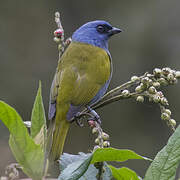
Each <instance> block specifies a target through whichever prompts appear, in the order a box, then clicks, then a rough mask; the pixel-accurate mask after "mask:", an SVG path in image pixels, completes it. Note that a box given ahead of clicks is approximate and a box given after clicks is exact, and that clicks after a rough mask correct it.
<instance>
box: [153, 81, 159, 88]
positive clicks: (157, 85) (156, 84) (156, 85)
mask: <svg viewBox="0 0 180 180" xmlns="http://www.w3.org/2000/svg"><path fill="white" fill-rule="evenodd" d="M153 86H154V87H155V88H157V89H158V88H160V86H161V85H160V83H159V82H153Z"/></svg>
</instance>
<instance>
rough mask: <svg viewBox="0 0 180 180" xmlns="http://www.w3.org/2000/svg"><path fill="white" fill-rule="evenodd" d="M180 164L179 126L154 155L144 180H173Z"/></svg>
mask: <svg viewBox="0 0 180 180" xmlns="http://www.w3.org/2000/svg"><path fill="white" fill-rule="evenodd" d="M179 163H180V126H178V128H177V129H176V131H175V132H174V133H173V135H172V136H171V137H170V138H169V140H168V143H167V145H166V146H165V147H164V148H163V149H162V150H161V151H160V152H158V154H157V155H156V157H155V159H154V161H153V162H152V163H151V165H150V167H149V168H148V170H147V172H146V175H145V178H144V180H174V179H175V175H176V169H177V167H178V165H179Z"/></svg>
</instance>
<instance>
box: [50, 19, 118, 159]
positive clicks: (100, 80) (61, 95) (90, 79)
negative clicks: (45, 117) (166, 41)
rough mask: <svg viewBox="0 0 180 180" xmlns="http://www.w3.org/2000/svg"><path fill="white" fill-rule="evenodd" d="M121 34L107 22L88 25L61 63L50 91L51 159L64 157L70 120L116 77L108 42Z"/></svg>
mask: <svg viewBox="0 0 180 180" xmlns="http://www.w3.org/2000/svg"><path fill="white" fill-rule="evenodd" d="M119 32H121V30H120V29H118V28H115V27H112V26H111V25H110V24H109V23H108V22H106V21H100V20H98V21H92V22H88V23H86V24H84V25H83V26H81V27H80V28H79V29H77V30H76V31H75V32H74V33H73V35H72V42H71V43H70V45H69V46H68V47H67V49H66V50H65V52H64V53H63V55H62V56H61V58H60V59H59V62H58V67H57V69H56V73H55V76H54V80H53V82H52V86H51V92H50V104H49V119H50V120H51V124H52V126H51V127H52V134H53V135H52V144H51V148H50V153H49V154H50V155H49V158H50V160H52V161H55V160H57V159H59V158H60V155H61V154H62V151H63V146H64V142H65V138H66V135H67V132H68V129H69V125H70V120H71V119H72V118H73V117H74V116H75V115H76V114H77V113H78V112H79V111H80V109H81V108H82V107H84V106H87V105H91V104H92V103H94V102H97V101H98V100H100V98H101V97H102V96H103V95H104V94H105V92H106V90H107V88H108V86H109V83H110V80H111V76H112V61H111V55H110V52H109V50H108V39H109V38H110V37H111V36H112V35H114V34H117V33H119Z"/></svg>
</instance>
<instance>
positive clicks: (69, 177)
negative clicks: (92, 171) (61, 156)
mask: <svg viewBox="0 0 180 180" xmlns="http://www.w3.org/2000/svg"><path fill="white" fill-rule="evenodd" d="M91 159H92V154H87V155H86V156H85V157H84V158H80V159H79V160H77V161H75V162H72V163H70V164H69V165H67V167H66V168H65V169H64V170H63V171H62V173H61V174H60V176H59V178H58V180H77V179H79V178H80V177H81V176H82V175H83V174H84V173H85V172H86V171H87V169H88V167H89V165H90V162H91Z"/></svg>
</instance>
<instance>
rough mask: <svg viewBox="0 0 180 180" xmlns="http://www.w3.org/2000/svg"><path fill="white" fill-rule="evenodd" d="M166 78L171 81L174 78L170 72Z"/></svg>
mask: <svg viewBox="0 0 180 180" xmlns="http://www.w3.org/2000/svg"><path fill="white" fill-rule="evenodd" d="M167 80H168V81H173V80H174V75H173V74H172V73H169V74H168V75H167Z"/></svg>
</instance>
